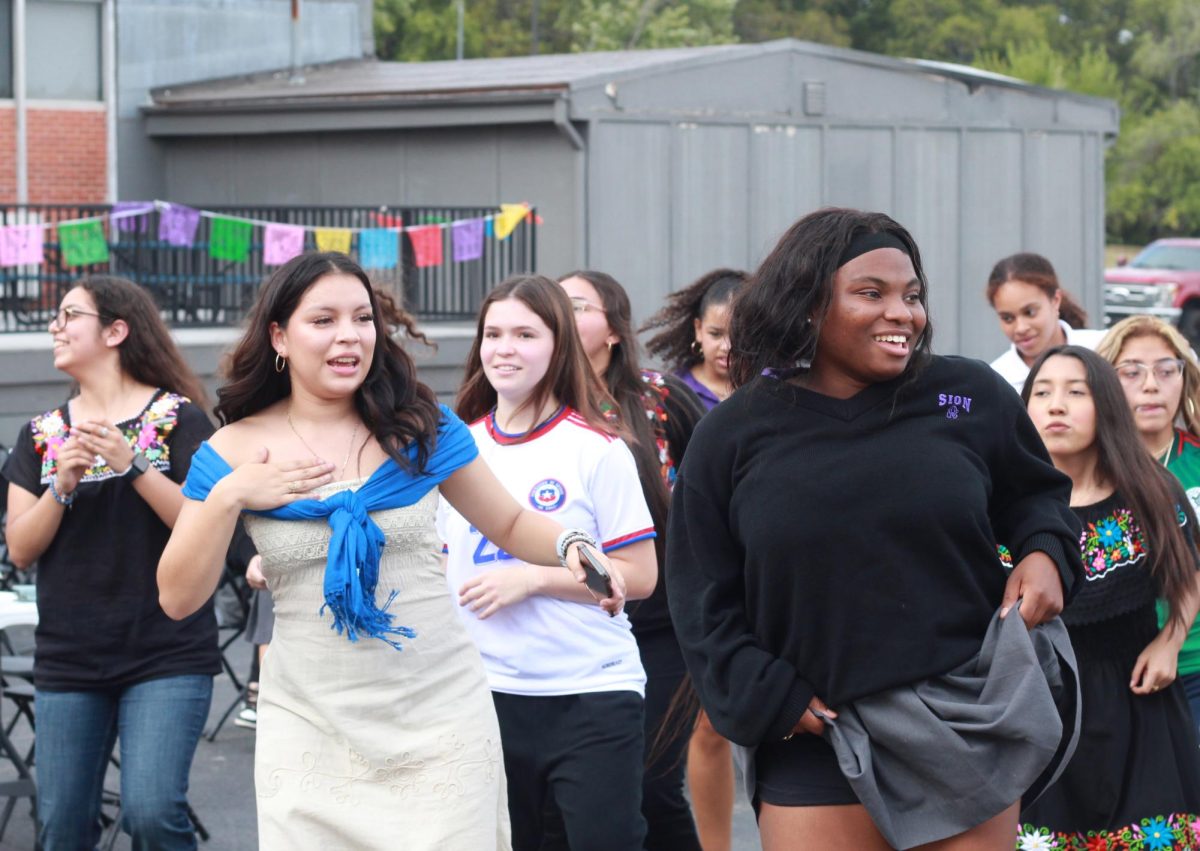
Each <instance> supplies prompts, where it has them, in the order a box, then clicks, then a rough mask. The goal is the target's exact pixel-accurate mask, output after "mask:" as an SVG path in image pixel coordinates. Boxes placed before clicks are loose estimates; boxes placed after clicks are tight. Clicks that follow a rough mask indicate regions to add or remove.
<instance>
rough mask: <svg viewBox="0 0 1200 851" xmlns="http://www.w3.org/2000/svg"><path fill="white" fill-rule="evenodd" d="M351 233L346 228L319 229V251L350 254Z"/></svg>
mask: <svg viewBox="0 0 1200 851" xmlns="http://www.w3.org/2000/svg"><path fill="white" fill-rule="evenodd" d="M350 234H351V231H348V230H346V229H345V228H317V251H340V252H341V253H342V254H349V253H350Z"/></svg>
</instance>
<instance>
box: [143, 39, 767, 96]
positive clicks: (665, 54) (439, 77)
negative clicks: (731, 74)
mask: <svg viewBox="0 0 1200 851" xmlns="http://www.w3.org/2000/svg"><path fill="white" fill-rule="evenodd" d="M744 49H745V46H744V45H714V46H710V47H686V48H673V49H665V50H619V51H609V52H599V53H560V54H547V55H544V56H512V57H505V58H501V59H464V60H462V61H461V62H458V61H454V60H450V61H445V62H377V61H374V60H359V61H349V62H334V63H330V64H328V65H316V66H311V67H307V68H304V69H303V78H304V82H303V83H300V84H296V83H293V82H291V81H290V80H289V73H288V71H287V70H281V71H273V72H267V73H261V74H252V75H248V76H244V77H230V78H227V79H223V80H210V81H205V82H201V83H191V84H186V85H182V86H166V87H163V88H159V89H155V90H153V91H152V92H151V97H152V98H153V100H154V103H155V104H157V105H159V106H175V107H186V106H189V105H197V106H198V105H200V104H204V105H211V106H215V105H218V104H220V105H225V106H232V105H234V104H237V103H241V102H249V101H255V102H261V101H264V100H270V101H281V100H286V101H305V102H312V101H321V100H328V99H334V98H337V99H342V98H347V97H350V98H356V99H376V98H381V97H383V98H391V97H395V96H407V97H419V96H422V95H426V96H429V95H434V96H436V95H456V94H459V95H461V94H467V93H484V92H495V93H499V92H522V91H526V92H529V91H547V92H550V91H564V90H569V89H570V88H572V87H575V86H578V85H580V84H583V83H586V82H589V81H591V80H593V79H595V78H598V77H603V78H607V77H612V76H613V75H624V74H629V73H631V72H637V71H643V70H647V69H650V68H655V67H658V66H663V65H674V64H677V63H680V62H685V61H688V60H694V59H701V58H707V57H714V56H719V55H721V54H728V53H730V52H737V51H740V50H744Z"/></svg>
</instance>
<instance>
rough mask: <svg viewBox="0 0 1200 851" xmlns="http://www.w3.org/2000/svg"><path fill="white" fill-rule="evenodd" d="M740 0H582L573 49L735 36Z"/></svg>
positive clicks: (682, 44)
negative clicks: (735, 5)
mask: <svg viewBox="0 0 1200 851" xmlns="http://www.w3.org/2000/svg"><path fill="white" fill-rule="evenodd" d="M735 1H736V0H687V2H663V0H577V5H576V7H575V10H574V11H575V17H574V20H573V21H572V23H571V33H572V44H571V48H572V50H576V51H588V50H630V49H633V48H639V47H642V48H649V47H690V46H695V45H704V44H727V43H729V42H732V41H735V40H736V38H735V36H734V32H733V6H734V3H735Z"/></svg>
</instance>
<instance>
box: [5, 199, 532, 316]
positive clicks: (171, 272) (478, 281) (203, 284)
mask: <svg viewBox="0 0 1200 851" xmlns="http://www.w3.org/2000/svg"><path fill="white" fill-rule="evenodd" d="M204 210H205V211H206V212H210V213H215V214H219V215H222V216H230V217H236V218H240V219H250V220H252V221H254V222H256V223H261V222H270V223H273V224H286V225H303V226H305V227H308V228H355V229H357V228H381V227H392V228H394V227H399V226H401V225H403V226H405V227H408V226H416V225H428V224H447V223H450V222H455V221H463V220H470V219H483V218H486V217H489V216H493V215H495V214H496V212H497V210H496V208H495V207H399V206H397V207H391V206H387V207H365V206H364V207H287V206H239V207H231V206H220V207H204ZM112 211H113V207H112V206H111V205H108V204H92V205H86V204H77V205H62V204H20V205H0V226H4V225H25V224H40V225H53V224H55V223H57V222H68V221H71V220H76V219H83V218H88V217H96V216H99V217H107V215H108V214H109V213H111V212H112ZM158 217H159V212H158V211H157V210H155V211H153V212H150V213H147V214H145V215H144V216H141V217H139V219H141V221H138V222H136V223H134V221H133V220H129V219H127V220H125V221H127V222H129V223H130V226H127V227H118V226H117V223H116V222H115V221H114V220H109V219H107V218H106V219H105V220H104V221H103V227H104V230H105V233H106V235H107V238H108V248H109V260H108V262H107V263H101V264H95V265H91V266H71V267H68V266H66V265H65V263H64V258H63V250H62V245H61V244H60V243H59V242H58V235H57V230H56V228H54V227H46V228H45V229H44V230H43V234H44V238H45V242H44V250H43V252H42V262H41V263H40V264H33V263H29V264H26V265H20V266H7V267H4V266H0V332H11V331H31V330H42V329H44V328H45V327H46V325H47V324H48V323H49V321H50V317H51V316H52V315H53V313H54V310H55V309H56V308H57V306H58V304H59V302H60V301H61V300H62V297H63V295H64V294H65V293H66V292H67V290H68V289H70V287H71V285H72V283H73V282H74V281H75V280H77V279H78V278H80V277H82V276H83V275H85V274H89V273H106V274H113V275H121V276H123V277H126V278H129V279H131V280H133V281H136V282H137V283H139V284H141V285H142V286H144V287H146V288H147V289H148V290H149V291H150V292H151V293H152V294H153V296H154V298H155V301H156V302H157V303H158V305H159V306H160V308H161V309H162V312H163V318H164V319H166V320H167V321H168V322H169V323H170V324H172V325H173V326H175V327H205V326H220V325H236V324H237V323H239V322H240V321H241V320H242V319H243V317H244V316H245V314H246V312H247V310H248V309H249V307H250V305H251V303H252V302H253V300H254V295H255V293H256V292H257V290H258V287H259V285H260V284H261V283H262V282H263V281H264V280H265V279H266V278H267V276H269V275H270V273H271V271H272V267H269V266H267V265H265V264H264V262H263V250H262V249H263V228H262V227H255V228H254V229H253V231H252V237H251V245H250V251H249V254H248V255H247V257H246V259H245V260H241V261H227V260H218V259H215V258H213V257H212V256H210V254H209V226H210V221H211V220H210V219H208V218H202V219H201V221H200V225H199V228H198V229H197V231H196V236H195V240H194V241H193V243H192V244H191V245H190V246H187V247H179V246H175V245H171V244H170V243H168V242H165V241H163V240H160V239H159V238H158ZM536 221H537V214H536V211H533V210H531V211H530V215H529V216H528V217H527V218H526V219H524V220H522V221H521V223H520V224H518V225H517V227H516V229H515V230H514V231H513V232H512V234H511V235H510V236H508V237H507V238H506V239H503V240H498V239H496V238H495V237H494V236H493V235H492V234H491V228H490V226H489V228H488V233H487V235H486V236H485V238H484V240H483V253H482V256H480V257H479V258H478V259H475V260H466V261H462V262H455V260H454V257H453V251H452V245H451V236H450V229H449V228H448V227H447V228H443V229H442V237H443V262H442V263H441V264H440V265H432V266H424V267H420V268H418V267H417V265H416V255H415V252H414V250H413V245H412V243H411V241H410V239H409V238H408V236H407V234H404V235H402V236H401V237H400V243H399V263H398V265H397V266H396V267H395V268H390V269H368V270H367V271H368V273H369V274H370V275H371V277H372V278H373V279H374V280H375V282H376V284H377V285H378V286H380V287H381V288H383V289H385V290H387V291H389V292H391V293H392V294H393V295H394V296H395V297H397V298H398V299H399V300H401V301H402V303H403V304H404V305H405V307H406V308H407V309H408V310H409V311H410V312H412V313H414V314H416V315H417V316H419V317H420V318H422V319H423V320H441V319H466V318H473V317H474V315H475V313H476V311H477V310H478V308H479V305H480V303H481V302H482V301H483V298H484V297H485V296H486V295H487V293H488V291H489V290H491V289H492V287H494V286H495V285H496V284H497V283H499V282H500V281H501V280H503V279H504V278H506V277H507V276H509V275H512V274H518V273H525V272H533V271H536V269H537V226H536ZM314 248H315V244H314V235H313V233H311V232H310V233H307V234H306V235H305V249H306V250H312V249H314ZM354 253H355V252H354V251H353V250H352V251H351V254H352V255H354Z"/></svg>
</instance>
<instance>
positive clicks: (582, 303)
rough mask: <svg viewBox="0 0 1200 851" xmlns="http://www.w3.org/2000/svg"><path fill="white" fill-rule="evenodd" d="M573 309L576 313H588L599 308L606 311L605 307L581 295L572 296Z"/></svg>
mask: <svg viewBox="0 0 1200 851" xmlns="http://www.w3.org/2000/svg"><path fill="white" fill-rule="evenodd" d="M571 309H572V310H573V311H575V312H576V313H587V312H588V311H589V310H598V311H600V312H601V313H603V312H604V308H603V307H600V305H598V304H592V303H591V302H590V301H588V300H587V299H586V298H582V297H581V296H571Z"/></svg>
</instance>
